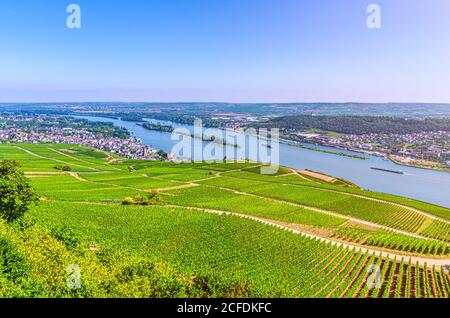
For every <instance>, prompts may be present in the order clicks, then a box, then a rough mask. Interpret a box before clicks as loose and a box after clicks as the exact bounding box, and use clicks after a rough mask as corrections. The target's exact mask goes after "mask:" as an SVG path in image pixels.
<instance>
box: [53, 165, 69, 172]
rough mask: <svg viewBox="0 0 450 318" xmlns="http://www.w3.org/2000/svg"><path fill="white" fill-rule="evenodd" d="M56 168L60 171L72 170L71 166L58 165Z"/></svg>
mask: <svg viewBox="0 0 450 318" xmlns="http://www.w3.org/2000/svg"><path fill="white" fill-rule="evenodd" d="M54 168H55V169H56V170H60V171H72V168H71V167H70V166H62V165H56V166H55V167H54Z"/></svg>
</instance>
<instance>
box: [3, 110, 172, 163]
mask: <svg viewBox="0 0 450 318" xmlns="http://www.w3.org/2000/svg"><path fill="white" fill-rule="evenodd" d="M99 125H103V126H100V127H99ZM64 126H66V127H64ZM0 143H29V144H38V143H53V144H77V145H83V146H89V147H94V148H97V149H100V150H104V151H108V152H112V153H115V154H117V155H120V156H123V157H126V158H130V159H142V160H160V159H163V158H164V157H165V156H166V155H165V154H164V153H162V151H160V150H157V149H154V148H151V147H149V146H147V145H145V144H144V143H142V142H141V141H140V140H139V139H137V138H135V137H133V136H131V135H129V133H124V132H123V131H121V130H119V129H118V128H117V129H116V127H110V125H107V124H100V123H94V124H91V123H88V122H87V121H82V120H76V119H73V118H64V119H63V120H62V119H61V117H45V116H36V117H33V116H27V117H23V116H0Z"/></svg>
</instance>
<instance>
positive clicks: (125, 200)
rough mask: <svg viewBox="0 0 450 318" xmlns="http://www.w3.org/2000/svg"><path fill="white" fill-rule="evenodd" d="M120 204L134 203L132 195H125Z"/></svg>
mask: <svg viewBox="0 0 450 318" xmlns="http://www.w3.org/2000/svg"><path fill="white" fill-rule="evenodd" d="M122 204H123V205H134V204H135V202H134V200H133V198H132V197H126V198H125V199H123V201H122Z"/></svg>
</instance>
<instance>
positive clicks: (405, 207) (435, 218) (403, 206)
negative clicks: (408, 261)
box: [226, 175, 450, 224]
mask: <svg viewBox="0 0 450 318" xmlns="http://www.w3.org/2000/svg"><path fill="white" fill-rule="evenodd" d="M299 176H300V175H299ZM226 177H227V178H233V179H239V178H236V177H233V176H226ZM248 180H253V179H248ZM308 181H311V180H308ZM266 182H267V181H266ZM272 183H277V182H272ZM318 184H320V183H318ZM292 185H293V186H297V187H308V188H314V189H319V190H323V191H328V192H334V193H340V194H343V195H348V196H351V197H355V198H360V199H366V200H370V201H375V202H379V203H384V204H389V205H392V206H397V207H400V208H403V209H406V210H409V211H412V212H416V213H419V214H421V215H423V216H426V217H429V218H431V219H433V220H437V221H442V222H444V223H447V224H450V221H449V220H447V219H444V218H441V217H438V216H436V215H433V214H429V213H427V212H424V211H422V210H418V209H415V208H413V207H410V206H407V205H403V204H400V203H395V202H391V201H387V200H382V199H376V198H372V197H368V196H364V195H359V194H355V193H349V192H345V191H339V190H332V189H327V188H322V187H315V186H311V185H303V184H292Z"/></svg>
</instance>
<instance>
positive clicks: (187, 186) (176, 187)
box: [154, 183, 200, 192]
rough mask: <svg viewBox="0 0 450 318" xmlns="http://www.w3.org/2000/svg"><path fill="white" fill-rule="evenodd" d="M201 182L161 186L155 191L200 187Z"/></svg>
mask: <svg viewBox="0 0 450 318" xmlns="http://www.w3.org/2000/svg"><path fill="white" fill-rule="evenodd" d="M199 186H200V185H199V184H196V183H188V184H182V185H178V186H173V187H167V188H159V189H154V190H155V191H160V192H163V191H170V190H178V189H187V188H194V187H199Z"/></svg>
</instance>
